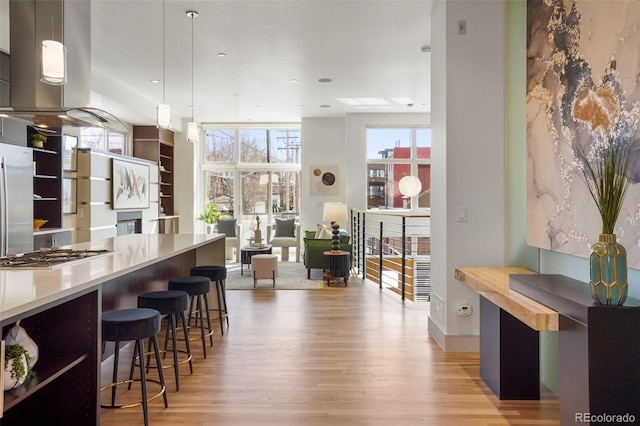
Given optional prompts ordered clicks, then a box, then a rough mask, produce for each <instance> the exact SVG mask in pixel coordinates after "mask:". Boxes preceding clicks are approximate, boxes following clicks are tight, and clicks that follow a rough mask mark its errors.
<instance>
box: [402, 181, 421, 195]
mask: <svg viewBox="0 0 640 426" xmlns="http://www.w3.org/2000/svg"><path fill="white" fill-rule="evenodd" d="M398 188H399V189H400V193H401V194H402V195H404V196H405V197H415V196H416V195H418V194H420V191H422V182H420V179H418V178H417V177H415V176H405V177H403V178H402V179H400V182H398Z"/></svg>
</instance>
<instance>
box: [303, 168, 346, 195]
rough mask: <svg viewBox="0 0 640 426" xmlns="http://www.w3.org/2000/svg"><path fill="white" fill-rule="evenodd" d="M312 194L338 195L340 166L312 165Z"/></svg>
mask: <svg viewBox="0 0 640 426" xmlns="http://www.w3.org/2000/svg"><path fill="white" fill-rule="evenodd" d="M310 177H311V182H310V186H309V187H310V192H311V195H338V194H339V193H340V191H339V190H338V167H336V166H317V167H314V166H312V167H311V173H310Z"/></svg>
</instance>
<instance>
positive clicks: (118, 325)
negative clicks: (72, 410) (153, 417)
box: [100, 308, 169, 426]
mask: <svg viewBox="0 0 640 426" xmlns="http://www.w3.org/2000/svg"><path fill="white" fill-rule="evenodd" d="M160 320H161V318H160V312H158V311H156V310H155V309H147V308H138V309H121V310H118V311H113V312H108V313H106V314H104V315H102V340H103V350H104V343H105V342H115V353H114V361H113V380H112V382H111V383H109V384H107V385H105V386H102V387H101V388H100V391H101V392H102V391H103V390H106V389H109V388H111V405H104V404H100V406H101V407H103V408H130V407H137V406H138V405H142V413H143V415H144V424H145V426H147V425H148V424H149V411H148V402H149V401H152V400H154V399H156V398H158V397H159V396H160V395H162V396H163V398H164V406H165V408H167V407H168V406H169V404H168V402H167V392H166V386H165V382H164V374H163V373H162V360H161V359H160V351H159V350H158V338H157V334H158V332H159V331H160ZM146 338H148V339H149V340H150V341H151V344H152V346H153V350H154V353H155V357H156V363H157V367H158V376H159V378H160V380H153V379H148V378H147V371H146V368H145V365H144V358H145V357H144V352H143V344H142V343H143V340H144V339H146ZM130 340H134V341H135V349H134V351H133V359H134V360H135V358H136V356H139V358H140V379H139V380H138V379H136V380H134V379H133V365H132V368H131V372H130V374H129V379H128V380H121V381H118V357H119V352H120V342H126V341H130ZM135 381H139V382H140V385H141V388H142V400H141V401H140V402H135V403H132V404H121V405H116V403H115V400H116V388H117V386H119V385H124V384H131V383H133V382H135ZM147 382H153V383H157V384H159V385H160V391H159V392H158V393H157V394H155V395H153V396H151V397H148V396H147Z"/></svg>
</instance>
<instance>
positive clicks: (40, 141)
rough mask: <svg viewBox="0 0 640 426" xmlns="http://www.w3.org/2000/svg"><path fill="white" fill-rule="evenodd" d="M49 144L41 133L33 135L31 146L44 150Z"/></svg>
mask: <svg viewBox="0 0 640 426" xmlns="http://www.w3.org/2000/svg"><path fill="white" fill-rule="evenodd" d="M45 142H47V137H46V136H45V135H43V134H41V133H34V134H32V135H31V146H33V147H34V148H44V144H45Z"/></svg>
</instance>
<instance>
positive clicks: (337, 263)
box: [322, 250, 351, 287]
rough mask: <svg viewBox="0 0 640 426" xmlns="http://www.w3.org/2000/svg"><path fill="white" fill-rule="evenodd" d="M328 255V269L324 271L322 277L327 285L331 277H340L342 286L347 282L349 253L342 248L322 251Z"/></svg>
mask: <svg viewBox="0 0 640 426" xmlns="http://www.w3.org/2000/svg"><path fill="white" fill-rule="evenodd" d="M322 254H324V255H325V256H329V270H328V271H325V272H324V279H325V280H327V285H329V282H330V281H331V280H332V279H336V278H342V279H343V280H344V286H345V287H346V286H347V283H348V282H349V271H350V270H351V253H349V252H348V251H344V250H335V251H334V250H329V251H324V252H322Z"/></svg>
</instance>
